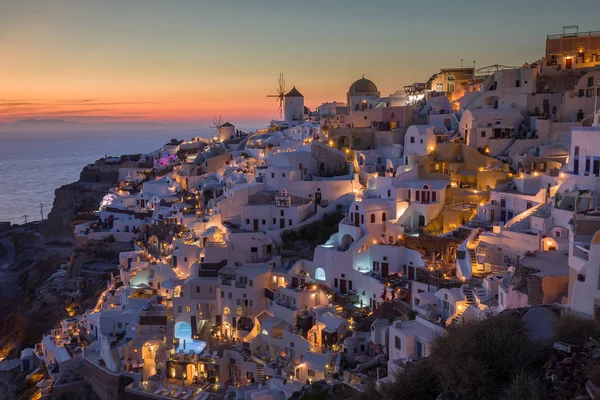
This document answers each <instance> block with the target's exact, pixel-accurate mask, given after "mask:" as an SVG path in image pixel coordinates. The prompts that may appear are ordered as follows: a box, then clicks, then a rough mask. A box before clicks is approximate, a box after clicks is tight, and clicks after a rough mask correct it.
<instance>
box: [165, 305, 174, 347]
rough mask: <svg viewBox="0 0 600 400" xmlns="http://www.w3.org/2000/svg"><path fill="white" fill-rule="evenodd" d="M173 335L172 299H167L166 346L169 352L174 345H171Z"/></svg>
mask: <svg viewBox="0 0 600 400" xmlns="http://www.w3.org/2000/svg"><path fill="white" fill-rule="evenodd" d="M174 335H175V319H174V318H173V300H171V299H169V300H167V340H166V348H167V351H168V352H171V351H172V350H173V349H174V348H175V346H174V345H173V336H174Z"/></svg>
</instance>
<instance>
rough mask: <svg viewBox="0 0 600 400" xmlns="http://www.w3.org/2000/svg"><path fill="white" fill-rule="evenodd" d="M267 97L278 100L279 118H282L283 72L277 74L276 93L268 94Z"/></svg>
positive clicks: (283, 96) (283, 97)
mask: <svg viewBox="0 0 600 400" xmlns="http://www.w3.org/2000/svg"><path fill="white" fill-rule="evenodd" d="M267 97H275V98H276V99H278V101H279V108H278V110H279V119H283V102H284V100H285V79H283V73H280V74H279V79H278V80H277V94H268V95H267Z"/></svg>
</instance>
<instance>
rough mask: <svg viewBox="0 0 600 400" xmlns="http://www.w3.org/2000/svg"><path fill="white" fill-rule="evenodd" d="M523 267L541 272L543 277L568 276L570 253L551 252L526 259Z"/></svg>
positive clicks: (523, 260) (562, 251)
mask: <svg viewBox="0 0 600 400" xmlns="http://www.w3.org/2000/svg"><path fill="white" fill-rule="evenodd" d="M520 263H521V265H522V266H524V267H527V268H533V269H536V270H538V271H540V273H541V275H543V276H568V275H569V253H568V252H567V251H564V250H551V251H543V252H541V253H537V254H536V255H535V256H529V257H525V258H523V259H522V260H521V261H520Z"/></svg>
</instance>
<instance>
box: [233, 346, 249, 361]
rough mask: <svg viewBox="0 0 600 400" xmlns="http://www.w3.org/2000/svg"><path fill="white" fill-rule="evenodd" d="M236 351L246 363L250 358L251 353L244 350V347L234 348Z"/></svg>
mask: <svg viewBox="0 0 600 400" xmlns="http://www.w3.org/2000/svg"><path fill="white" fill-rule="evenodd" d="M236 350H237V351H238V353H240V354H241V355H242V357H243V358H244V361H248V360H249V359H250V357H251V356H252V352H251V351H250V349H246V348H245V347H238V348H236Z"/></svg>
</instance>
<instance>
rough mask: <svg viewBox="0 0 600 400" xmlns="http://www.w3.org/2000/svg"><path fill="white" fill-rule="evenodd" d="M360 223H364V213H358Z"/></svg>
mask: <svg viewBox="0 0 600 400" xmlns="http://www.w3.org/2000/svg"><path fill="white" fill-rule="evenodd" d="M360 223H361V224H364V223H365V214H360Z"/></svg>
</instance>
